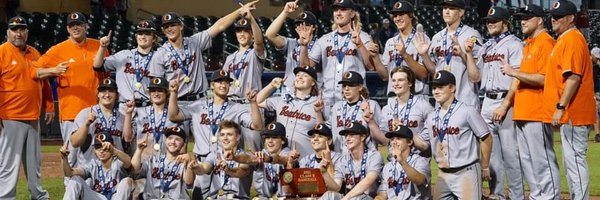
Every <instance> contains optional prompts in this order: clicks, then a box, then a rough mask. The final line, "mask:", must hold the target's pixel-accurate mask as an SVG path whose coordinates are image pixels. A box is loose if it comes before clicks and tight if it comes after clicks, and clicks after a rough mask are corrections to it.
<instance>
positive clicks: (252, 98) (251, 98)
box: [246, 90, 258, 103]
mask: <svg viewBox="0 0 600 200" xmlns="http://www.w3.org/2000/svg"><path fill="white" fill-rule="evenodd" d="M256 94H258V92H257V91H256V90H247V92H246V99H247V100H248V102H250V103H255V102H256Z"/></svg>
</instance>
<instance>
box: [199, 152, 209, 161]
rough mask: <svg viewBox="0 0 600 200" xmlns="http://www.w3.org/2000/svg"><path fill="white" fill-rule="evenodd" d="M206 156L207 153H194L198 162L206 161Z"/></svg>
mask: <svg viewBox="0 0 600 200" xmlns="http://www.w3.org/2000/svg"><path fill="white" fill-rule="evenodd" d="M206 157H208V153H207V154H204V155H200V154H196V159H198V161H200V162H204V161H206Z"/></svg>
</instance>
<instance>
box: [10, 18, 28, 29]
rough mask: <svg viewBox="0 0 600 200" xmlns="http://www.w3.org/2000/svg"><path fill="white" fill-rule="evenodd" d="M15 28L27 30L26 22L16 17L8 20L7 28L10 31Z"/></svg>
mask: <svg viewBox="0 0 600 200" xmlns="http://www.w3.org/2000/svg"><path fill="white" fill-rule="evenodd" d="M15 27H25V28H27V20H25V18H23V17H21V16H16V17H13V18H10V20H8V28H9V29H12V28H15Z"/></svg>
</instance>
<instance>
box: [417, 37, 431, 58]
mask: <svg viewBox="0 0 600 200" xmlns="http://www.w3.org/2000/svg"><path fill="white" fill-rule="evenodd" d="M414 42H415V47H416V48H417V52H418V53H419V54H421V55H425V54H427V53H428V52H429V45H431V43H430V42H429V41H426V39H425V33H423V32H417V33H416V34H415V40H414Z"/></svg>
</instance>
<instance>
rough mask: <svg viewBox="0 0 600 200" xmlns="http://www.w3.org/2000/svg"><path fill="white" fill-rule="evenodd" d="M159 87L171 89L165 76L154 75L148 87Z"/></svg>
mask: <svg viewBox="0 0 600 200" xmlns="http://www.w3.org/2000/svg"><path fill="white" fill-rule="evenodd" d="M151 88H157V89H165V90H168V89H169V81H167V79H165V78H163V77H154V78H152V80H150V84H149V85H148V89H151Z"/></svg>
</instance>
